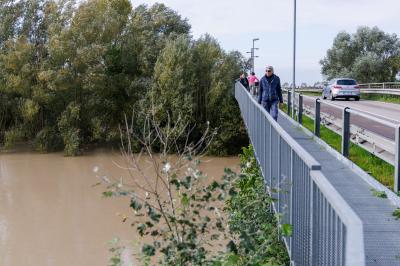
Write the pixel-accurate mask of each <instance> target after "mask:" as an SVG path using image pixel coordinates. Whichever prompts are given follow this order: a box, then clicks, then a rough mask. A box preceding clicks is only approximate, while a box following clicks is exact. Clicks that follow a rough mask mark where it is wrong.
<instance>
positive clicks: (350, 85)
mask: <svg viewBox="0 0 400 266" xmlns="http://www.w3.org/2000/svg"><path fill="white" fill-rule="evenodd" d="M322 98H324V99H327V98H329V99H330V100H331V101H334V100H335V99H337V98H344V99H346V100H348V99H350V98H353V99H354V100H356V101H359V100H360V87H359V86H358V85H357V82H356V81H355V80H354V79H349V78H337V79H332V80H331V81H329V83H328V85H326V86H325V87H324V89H323V91H322Z"/></svg>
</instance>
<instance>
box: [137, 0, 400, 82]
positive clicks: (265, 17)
mask: <svg viewBox="0 0 400 266" xmlns="http://www.w3.org/2000/svg"><path fill="white" fill-rule="evenodd" d="M155 2H160V3H164V4H166V5H167V6H169V7H171V8H173V9H174V10H176V11H178V13H179V14H181V15H182V16H183V17H185V18H187V19H188V20H189V23H190V24H191V25H192V34H193V36H194V37H195V38H198V37H199V36H201V35H203V34H205V33H209V34H211V35H212V36H214V37H216V38H217V39H218V41H219V42H220V44H221V46H222V47H223V48H224V49H226V50H228V51H229V50H238V51H240V52H242V53H243V54H246V51H250V47H251V45H252V41H251V40H252V38H254V37H258V38H260V41H258V42H257V47H259V48H260V50H259V51H258V55H259V56H260V57H259V58H257V59H256V73H257V75H258V76H260V75H263V73H264V68H265V66H266V65H273V66H274V67H275V73H276V74H277V75H279V76H280V77H281V80H282V81H283V82H285V81H288V82H289V83H290V82H291V80H292V57H293V0H246V1H239V0H159V1H155V0H154V1H153V0H146V1H144V3H147V4H153V3H155ZM142 3H143V2H142ZM135 4H139V2H138V1H134V5H135ZM399 10H400V0H379V1H378V0H297V18H298V21H297V71H296V73H297V74H296V76H297V77H296V84H299V85H300V83H302V82H307V83H309V84H313V83H314V82H316V81H320V80H322V76H321V74H320V71H321V67H320V65H319V60H320V59H322V58H323V57H324V56H325V54H326V50H327V49H328V48H330V47H331V46H332V42H333V39H334V37H335V36H336V34H337V33H338V32H340V31H343V30H345V31H347V32H351V33H353V32H355V30H356V29H357V27H358V26H361V25H366V26H370V27H372V26H378V27H379V28H380V29H382V30H384V31H385V32H388V33H396V34H397V35H400V15H399Z"/></svg>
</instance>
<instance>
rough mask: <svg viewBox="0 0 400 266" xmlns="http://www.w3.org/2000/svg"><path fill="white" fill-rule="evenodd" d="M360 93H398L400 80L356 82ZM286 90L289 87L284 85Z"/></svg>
mask: <svg viewBox="0 0 400 266" xmlns="http://www.w3.org/2000/svg"><path fill="white" fill-rule="evenodd" d="M358 86H359V87H360V89H361V93H365V94H386V95H400V82H383V83H364V84H358ZM284 89H286V90H291V88H288V87H285V88H284ZM322 89H323V88H322V87H299V88H296V90H295V91H296V92H322Z"/></svg>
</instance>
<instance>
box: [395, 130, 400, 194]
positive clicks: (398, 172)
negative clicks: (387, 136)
mask: <svg viewBox="0 0 400 266" xmlns="http://www.w3.org/2000/svg"><path fill="white" fill-rule="evenodd" d="M395 135H396V137H395V139H396V144H395V151H394V153H395V156H394V169H395V170H394V192H396V193H397V192H399V190H400V125H397V127H396V133H395Z"/></svg>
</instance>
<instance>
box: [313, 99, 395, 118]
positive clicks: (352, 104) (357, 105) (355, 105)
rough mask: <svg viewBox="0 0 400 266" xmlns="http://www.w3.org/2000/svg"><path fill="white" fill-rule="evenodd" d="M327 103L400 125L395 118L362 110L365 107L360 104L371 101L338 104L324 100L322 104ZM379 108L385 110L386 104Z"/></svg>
mask: <svg viewBox="0 0 400 266" xmlns="http://www.w3.org/2000/svg"><path fill="white" fill-rule="evenodd" d="M315 98H317V97H315ZM321 100H322V99H321ZM325 101H327V102H329V103H331V104H334V105H336V106H338V107H350V108H354V109H355V110H358V111H360V112H363V113H365V114H368V115H371V116H375V117H377V118H380V119H383V120H386V121H389V122H392V123H395V124H398V123H400V120H397V119H393V118H388V117H386V116H383V115H379V114H375V113H371V112H369V111H366V110H363V109H362V108H365V106H364V105H363V104H360V103H363V102H364V103H368V102H370V101H360V102H338V101H329V100H322V102H325ZM352 106H353V107H352ZM375 108H378V107H375ZM379 108H381V109H385V106H384V104H382V106H380V107H379ZM399 116H400V111H399Z"/></svg>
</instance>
